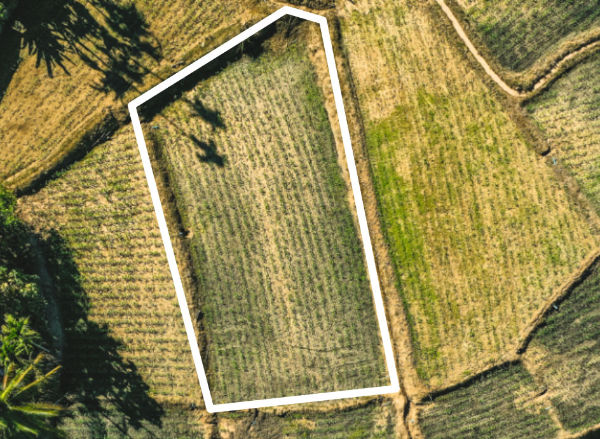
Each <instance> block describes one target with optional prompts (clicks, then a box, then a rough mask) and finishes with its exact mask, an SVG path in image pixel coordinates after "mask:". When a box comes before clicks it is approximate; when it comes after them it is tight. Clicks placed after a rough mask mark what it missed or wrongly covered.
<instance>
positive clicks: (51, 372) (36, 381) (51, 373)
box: [14, 366, 61, 398]
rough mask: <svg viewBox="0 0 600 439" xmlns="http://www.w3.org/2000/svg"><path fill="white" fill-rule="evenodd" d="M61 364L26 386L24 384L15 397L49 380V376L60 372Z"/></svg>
mask: <svg viewBox="0 0 600 439" xmlns="http://www.w3.org/2000/svg"><path fill="white" fill-rule="evenodd" d="M60 368H61V366H56V367H55V368H54V369H52V370H51V371H50V372H48V373H47V374H45V375H44V376H41V377H40V378H38V379H36V380H34V381H32V382H30V383H29V384H27V385H26V386H23V387H22V388H21V389H19V391H18V392H17V393H15V394H14V397H15V398H16V397H18V396H19V395H20V394H22V393H25V392H27V391H28V390H29V389H31V388H32V387H35V386H37V385H38V384H40V383H41V382H42V381H45V380H47V379H48V378H50V377H51V376H52V375H54V374H55V373H56V372H58V371H59V370H60Z"/></svg>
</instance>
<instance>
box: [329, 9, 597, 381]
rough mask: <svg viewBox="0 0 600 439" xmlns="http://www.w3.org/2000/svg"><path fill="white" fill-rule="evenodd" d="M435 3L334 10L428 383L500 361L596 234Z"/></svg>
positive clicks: (419, 366) (416, 347)
mask: <svg viewBox="0 0 600 439" xmlns="http://www.w3.org/2000/svg"><path fill="white" fill-rule="evenodd" d="M436 8H437V5H436V4H435V3H434V2H432V1H430V2H416V1H410V0H407V1H402V2H383V3H382V2H373V1H362V2H356V3H351V2H344V3H343V6H342V7H341V8H340V15H341V21H342V38H343V44H344V45H345V50H346V55H347V57H348V59H349V63H350V68H351V72H352V75H353V79H354V81H355V87H356V93H357V97H358V102H359V107H360V110H361V112H362V116H363V118H364V126H365V133H366V142H367V149H368V154H369V159H370V162H371V167H372V172H373V179H374V184H375V188H376V191H377V195H378V201H379V208H380V212H381V216H382V221H383V226H384V229H385V234H386V236H387V240H388V242H389V246H390V253H391V256H392V258H393V259H394V262H395V267H396V273H397V277H398V282H399V289H400V290H401V292H402V293H401V294H402V299H403V301H404V304H405V308H406V311H407V314H408V319H409V322H410V326H411V331H412V338H413V344H414V350H415V357H416V367H417V369H418V372H419V374H420V376H421V377H422V378H423V379H424V380H425V381H427V382H428V383H429V384H430V385H433V386H439V385H442V384H443V383H444V382H448V380H450V381H453V380H458V379H460V377H461V376H465V375H469V374H471V373H473V372H474V371H477V370H479V369H480V368H482V367H484V366H486V365H489V364H492V363H494V362H496V361H498V360H499V359H500V358H502V356H503V355H504V353H505V352H507V350H509V349H510V348H511V347H512V346H514V345H515V343H517V342H518V340H519V337H520V333H521V331H522V330H523V329H524V328H525V327H526V325H527V324H528V322H529V320H530V319H531V317H532V316H533V314H534V313H535V312H536V311H537V310H538V309H539V308H540V307H541V306H542V305H543V303H544V301H545V300H546V299H547V298H548V297H550V295H551V294H552V292H553V291H554V289H556V288H557V287H558V286H559V285H560V284H561V283H562V282H563V280H564V278H565V277H566V276H568V275H569V273H571V272H572V271H574V270H575V269H576V268H577V267H578V265H579V264H580V262H581V261H582V260H583V259H584V258H585V256H586V255H587V254H588V253H590V252H591V251H592V250H593V249H594V248H595V247H596V246H597V245H598V237H597V236H596V235H594V233H593V232H592V230H591V227H590V226H589V225H588V224H587V223H586V221H585V219H584V217H583V216H582V215H581V214H580V212H579V211H578V209H577V207H576V206H574V205H573V203H572V202H571V201H570V199H569V198H568V197H567V194H566V193H565V191H564V190H563V188H562V186H561V183H559V181H558V180H557V179H556V178H555V175H554V174H553V172H552V170H551V169H550V168H549V167H548V166H547V165H546V164H545V162H544V161H543V160H541V159H540V158H539V157H538V156H536V154H535V153H534V151H533V149H532V147H530V146H529V145H528V144H527V143H526V141H525V140H524V137H523V136H522V135H521V134H520V132H519V128H518V126H517V125H516V124H515V123H514V122H513V121H512V120H511V118H510V116H509V114H508V113H507V112H506V111H505V110H504V109H503V102H502V101H501V100H500V99H499V98H497V97H496V95H495V94H494V93H493V92H491V91H490V89H489V88H488V86H487V85H486V84H485V83H484V82H483V81H482V80H481V78H480V72H479V71H477V70H474V69H473V68H472V67H471V64H470V63H469V60H468V59H467V58H465V56H463V55H462V53H463V52H461V51H458V50H457V49H456V48H455V46H454V44H455V40H453V39H451V38H450V36H449V35H448V34H447V33H446V30H445V28H444V29H440V27H439V24H438V23H437V20H440V19H441V18H440V17H441V16H439V14H437V13H438V12H439V11H438V9H436Z"/></svg>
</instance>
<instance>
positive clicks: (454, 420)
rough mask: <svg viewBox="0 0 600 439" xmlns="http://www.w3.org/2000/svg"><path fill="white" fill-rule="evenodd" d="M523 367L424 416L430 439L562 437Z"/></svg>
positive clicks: (429, 408)
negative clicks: (559, 435)
mask: <svg viewBox="0 0 600 439" xmlns="http://www.w3.org/2000/svg"><path fill="white" fill-rule="evenodd" d="M538 394H539V389H537V388H536V386H535V384H534V382H533V380H532V378H531V376H530V375H529V374H528V373H527V371H526V370H525V369H524V368H523V367H522V366H521V365H519V364H515V365H511V366H509V367H504V368H501V369H498V370H495V371H493V372H489V373H486V374H485V375H483V376H480V377H477V378H476V379H475V380H474V381H473V382H471V383H469V384H468V385H466V386H464V387H460V388H458V389H456V390H453V391H451V392H448V393H446V394H444V395H442V396H438V397H436V398H434V399H433V402H432V403H429V404H426V405H425V406H424V407H421V408H420V410H419V423H420V428H421V431H422V433H423V436H424V437H425V439H446V438H461V439H468V438H473V439H519V438H529V437H531V438H544V439H550V438H554V437H557V427H556V426H555V425H554V423H553V422H552V419H551V417H550V415H549V414H548V407H549V405H550V404H549V403H548V402H547V401H540V400H537V399H536V397H537V395H538Z"/></svg>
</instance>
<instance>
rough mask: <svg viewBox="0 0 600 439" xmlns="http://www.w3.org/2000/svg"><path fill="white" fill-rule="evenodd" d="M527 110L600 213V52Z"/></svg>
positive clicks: (554, 158)
mask: <svg viewBox="0 0 600 439" xmlns="http://www.w3.org/2000/svg"><path fill="white" fill-rule="evenodd" d="M598 10H599V11H600V8H598ZM527 111H528V112H529V113H530V114H531V116H532V117H533V118H534V120H535V121H536V122H537V123H538V125H539V127H540V128H541V129H542V131H543V132H544V133H545V134H546V136H547V138H548V141H549V143H550V145H551V147H552V151H551V153H550V157H551V160H552V161H553V162H556V163H558V164H560V165H563V166H565V167H566V168H567V169H568V170H569V171H570V172H571V174H573V176H574V177H575V179H576V180H577V182H578V183H579V185H580V186H581V189H582V190H583V192H584V193H585V195H587V197H588V198H589V199H590V201H591V202H592V204H593V205H594V207H595V209H596V211H597V212H599V213H600V54H596V55H593V56H592V57H591V58H590V59H588V60H586V61H585V62H583V63H581V64H579V65H578V66H577V67H575V68H573V69H572V70H570V71H568V72H567V73H565V74H564V75H563V76H561V77H560V78H559V79H558V80H557V81H556V82H555V83H554V84H552V86H551V87H550V88H549V89H548V90H547V91H545V92H544V93H542V94H541V95H539V96H537V97H536V98H534V99H533V100H532V101H530V102H529V103H528V104H527Z"/></svg>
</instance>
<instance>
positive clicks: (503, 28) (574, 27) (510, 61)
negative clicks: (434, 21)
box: [456, 0, 600, 71]
mask: <svg viewBox="0 0 600 439" xmlns="http://www.w3.org/2000/svg"><path fill="white" fill-rule="evenodd" d="M456 2H457V3H458V4H459V5H460V6H461V7H462V9H463V11H464V15H465V18H466V21H467V24H468V25H469V28H470V29H471V30H472V31H473V32H474V33H475V36H476V37H478V38H480V39H481V40H482V42H483V43H484V44H485V45H486V47H487V48H488V49H489V51H490V52H491V54H492V55H493V56H494V57H495V58H496V59H497V61H498V62H499V63H500V64H501V65H502V66H503V67H504V68H506V69H508V70H513V71H523V70H525V69H527V68H528V67H531V66H532V65H533V64H534V63H535V62H536V61H537V60H538V59H540V58H542V57H544V56H546V55H548V54H551V52H552V51H556V50H558V49H559V48H560V46H561V45H564V44H568V43H569V41H570V40H577V41H580V40H581V41H584V40H585V39H586V36H587V35H591V34H592V31H596V32H595V33H596V34H597V33H598V32H597V31H598V30H599V29H598V28H599V27H600V8H599V7H598V3H597V2H596V1H594V0H571V1H564V0H541V1H540V0H496V1H488V0H456Z"/></svg>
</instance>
